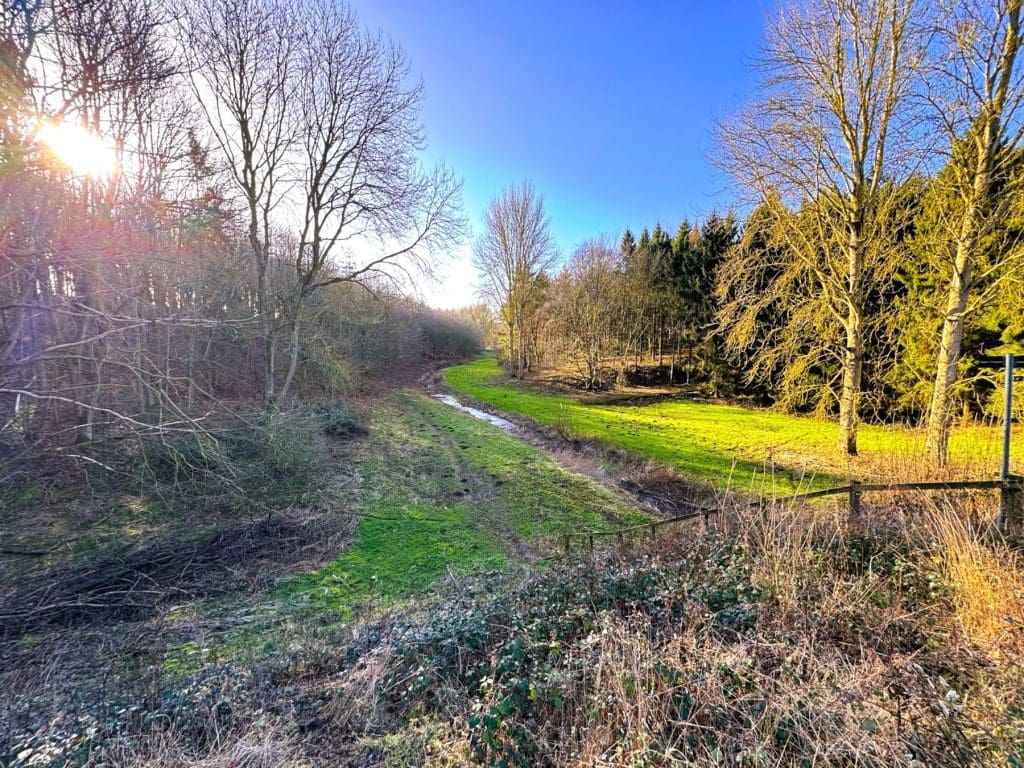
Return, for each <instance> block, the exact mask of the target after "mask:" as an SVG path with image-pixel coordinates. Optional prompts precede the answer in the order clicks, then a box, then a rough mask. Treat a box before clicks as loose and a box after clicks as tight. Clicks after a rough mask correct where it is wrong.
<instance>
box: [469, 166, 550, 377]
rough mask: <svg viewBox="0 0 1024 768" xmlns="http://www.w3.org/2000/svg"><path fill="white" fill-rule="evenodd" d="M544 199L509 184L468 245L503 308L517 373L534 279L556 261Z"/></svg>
mask: <svg viewBox="0 0 1024 768" xmlns="http://www.w3.org/2000/svg"><path fill="white" fill-rule="evenodd" d="M556 258H557V253H556V250H555V245H554V242H553V241H552V239H551V232H550V220H549V219H548V217H547V215H546V214H545V212H544V201H543V200H542V199H541V197H540V196H538V195H537V193H536V191H535V190H534V188H533V186H532V185H531V184H530V183H529V182H524V183H522V184H517V185H512V186H511V187H508V188H507V189H505V190H504V191H503V192H501V193H500V194H498V195H496V196H495V197H493V198H492V199H491V202H490V205H489V206H488V208H487V213H486V214H485V217H484V232H483V234H481V235H480V237H479V238H478V239H477V241H476V243H475V244H474V247H473V263H474V265H475V266H476V268H477V270H478V272H479V273H480V275H481V276H482V278H483V281H484V284H483V286H482V290H483V292H484V294H485V295H486V296H487V297H488V298H489V299H490V300H491V301H492V302H493V303H494V304H496V305H497V307H498V308H499V309H500V311H501V312H502V315H503V318H504V321H505V324H506V327H507V330H508V335H509V366H510V368H511V369H512V370H513V372H514V373H515V375H516V376H517V377H518V378H520V379H521V378H523V374H524V372H525V370H526V367H527V360H526V350H525V340H526V335H527V329H526V323H527V314H528V313H527V310H528V308H529V307H530V304H531V302H532V300H533V299H534V294H535V293H536V291H537V283H536V281H537V279H538V278H539V277H540V276H541V275H542V274H543V273H544V272H546V271H547V270H549V269H550V268H551V267H552V266H553V265H554V263H555V259H556Z"/></svg>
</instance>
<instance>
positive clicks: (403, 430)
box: [277, 392, 646, 613]
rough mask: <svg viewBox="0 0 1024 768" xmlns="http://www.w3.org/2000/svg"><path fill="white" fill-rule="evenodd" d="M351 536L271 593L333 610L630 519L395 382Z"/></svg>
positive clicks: (497, 434) (601, 493)
mask: <svg viewBox="0 0 1024 768" xmlns="http://www.w3.org/2000/svg"><path fill="white" fill-rule="evenodd" d="M357 463H358V469H359V473H360V475H361V476H362V478H363V482H362V490H361V492H360V500H359V510H360V512H362V513H363V515H365V516H364V517H363V518H362V519H361V520H360V522H359V525H358V528H357V529H356V532H355V535H354V537H353V540H352V543H351V546H350V547H349V548H348V549H347V550H346V551H345V552H344V553H342V554H341V555H340V556H339V557H338V558H337V559H336V560H334V561H333V562H331V563H329V564H328V565H327V566H325V567H324V568H321V569H320V570H318V571H316V572H314V573H310V574H305V575H302V576H298V577H295V578H293V579H290V580H288V581H287V582H285V583H284V584H283V585H282V586H281V587H279V589H278V595H277V596H278V597H279V598H283V599H286V600H291V599H296V600H299V601H301V602H306V603H310V604H312V606H313V607H315V608H317V609H333V610H339V611H341V612H342V613H345V612H347V611H348V610H349V609H350V608H351V607H353V606H354V605H356V604H358V603H360V602H362V601H365V600H367V599H370V598H378V599H383V600H394V599H401V598H403V597H405V596H408V595H412V594H415V593H418V592H423V591H425V590H426V589H428V588H429V587H430V585H431V584H433V583H434V582H435V581H437V580H438V579H440V578H442V577H445V576H446V575H447V574H448V573H449V572H450V573H453V574H460V573H472V572H483V571H494V570H502V569H504V568H506V567H508V566H509V565H510V564H511V563H514V562H516V561H522V560H531V559H534V558H535V557H536V555H537V552H538V551H539V550H540V549H542V548H543V546H544V545H545V544H547V543H549V541H548V540H549V539H551V537H555V536H557V535H558V534H559V533H563V532H566V531H577V530H587V529H590V530H599V529H603V528H608V527H616V526H619V525H622V524H630V523H634V522H640V521H641V520H643V519H646V518H644V517H643V516H642V515H640V513H638V512H637V511H636V510H634V509H632V508H630V507H629V506H628V505H626V504H625V503H624V502H623V501H621V500H620V499H618V498H616V497H615V496H613V495H612V494H611V493H610V492H609V491H607V490H606V489H604V488H603V487H601V486H600V485H598V484H596V483H594V482H591V481H589V480H586V479H584V478H581V477H578V476H575V475H570V474H568V473H566V472H564V471H563V470H562V469H560V468H559V467H558V466H557V465H556V464H555V463H554V462H553V461H552V460H551V459H550V458H549V457H548V456H547V455H546V454H544V453H543V452H542V451H540V450H538V449H536V448H534V447H533V446H530V445H528V444H527V443H525V442H523V441H522V440H519V439H517V438H515V437H513V436H511V435H508V434H506V433H504V432H502V431H501V430H500V429H498V428H496V427H493V426H491V425H489V424H486V423H484V422H481V421H479V420H477V419H474V418H472V417H471V416H467V415H465V414H463V413H460V412H458V411H456V410H454V409H453V408H450V407H449V406H446V405H443V404H442V403H440V402H438V401H437V400H434V399H432V398H430V397H427V396H424V395H421V394H417V393H412V392H398V393H396V394H394V395H393V396H392V397H391V398H390V399H389V400H388V401H387V402H385V403H382V404H381V406H380V408H379V409H378V410H376V411H375V414H374V417H373V422H372V423H371V425H370V438H369V439H368V441H367V444H366V445H365V446H364V449H363V450H362V451H361V455H360V458H359V459H358V460H357Z"/></svg>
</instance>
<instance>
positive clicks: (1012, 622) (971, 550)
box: [928, 501, 1024, 659]
mask: <svg viewBox="0 0 1024 768" xmlns="http://www.w3.org/2000/svg"><path fill="white" fill-rule="evenodd" d="M928 523H929V524H930V526H931V527H932V529H933V531H934V535H935V538H936V540H937V547H936V556H937V557H938V558H939V559H940V561H941V568H942V571H943V573H944V574H945V577H946V580H947V583H948V585H949V589H950V591H951V593H952V600H953V605H954V608H955V615H956V620H957V622H958V624H959V626H960V629H961V630H962V631H963V633H964V635H965V636H966V637H967V638H968V639H969V640H970V641H971V642H972V643H974V644H975V645H976V646H977V647H978V648H979V649H980V650H981V651H982V652H983V653H985V654H986V655H987V656H988V657H990V658H992V659H1020V658H1021V656H1022V654H1024V571H1022V569H1021V559H1020V555H1019V554H1018V553H1017V552H1014V551H1012V550H1010V549H1008V548H1007V547H1005V546H1003V545H1002V542H1000V541H994V542H993V540H992V536H991V535H986V534H985V532H984V531H983V530H979V526H978V524H977V523H972V521H971V519H970V518H969V517H965V516H964V515H963V514H962V513H961V512H960V511H959V510H958V509H956V508H955V507H953V506H952V505H951V504H949V503H948V501H945V502H943V501H937V502H935V503H933V504H932V505H930V506H929V509H928ZM989 527H990V526H989Z"/></svg>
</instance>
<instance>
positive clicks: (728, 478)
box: [444, 358, 1024, 493]
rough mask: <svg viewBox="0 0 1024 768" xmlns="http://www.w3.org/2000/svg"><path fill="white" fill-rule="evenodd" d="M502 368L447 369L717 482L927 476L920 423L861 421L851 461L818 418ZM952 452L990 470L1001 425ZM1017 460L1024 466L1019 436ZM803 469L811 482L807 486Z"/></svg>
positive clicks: (957, 436)
mask: <svg viewBox="0 0 1024 768" xmlns="http://www.w3.org/2000/svg"><path fill="white" fill-rule="evenodd" d="M498 374H499V371H498V366H497V362H496V361H495V360H494V358H482V359H480V360H476V361H474V362H471V363H467V364H465V365H459V366H455V367H452V368H448V369H446V370H445V372H444V378H445V381H446V382H447V383H448V385H449V386H450V387H451V388H452V389H454V390H456V391H457V392H460V393H462V394H464V395H468V396H470V397H472V398H473V399H475V400H477V401H479V402H481V403H485V404H487V405H490V406H492V407H494V408H497V409H499V410H501V411H505V412H507V413H513V414H521V415H523V416H528V417H530V418H533V419H536V420H537V421H539V422H541V423H543V424H548V425H553V424H556V423H558V422H563V423H566V422H567V423H568V424H569V425H570V426H571V428H572V430H573V431H574V433H575V434H577V435H579V436H581V437H591V438H598V439H600V440H603V441H605V442H607V443H610V444H612V445H617V446H620V447H622V448H626V449H628V450H630V451H633V452H636V453H638V454H641V455H643V456H646V457H647V458H650V459H654V460H656V461H660V462H663V463H665V464H668V465H669V466H672V467H674V468H675V469H677V470H678V471H679V472H680V473H681V474H683V475H684V476H685V477H689V478H692V479H695V480H700V481H704V482H707V483H710V484H713V485H716V486H719V487H726V486H732V487H734V488H739V489H744V490H745V489H748V488H749V489H753V490H758V491H760V492H769V493H770V492H778V493H790V492H793V491H794V490H796V489H797V488H798V487H800V488H801V489H807V488H811V487H814V488H818V487H827V486H829V485H833V484H837V483H838V482H840V481H841V480H842V479H844V478H849V477H858V478H864V479H868V478H880V477H890V476H893V475H900V476H909V475H921V474H924V473H922V472H921V464H922V462H921V458H920V457H921V455H922V449H923V436H922V435H921V433H920V432H918V431H914V430H908V429H903V428H899V427H882V426H863V427H862V428H861V431H860V446H861V455H860V456H858V457H854V458H845V457H841V456H839V455H838V454H837V452H836V451H835V448H834V446H835V443H836V439H837V435H838V427H837V425H836V424H834V423H832V422H829V421H825V420H821V419H815V418H810V417H802V416H790V415H786V414H781V413H775V412H771V411H765V410H756V409H751V408H743V407H740V406H732V405H721V404H714V403H703V402H697V401H691V400H665V401H661V402H657V403H652V404H648V405H595V404H584V403H580V402H578V401H577V400H575V399H573V398H572V397H569V396H566V395H556V394H550V393H545V392H540V391H537V390H534V389H530V388H529V387H525V386H520V385H517V384H514V383H510V382H508V381H507V380H504V379H498V378H497V376H498ZM1018 434H1019V433H1018ZM950 451H951V455H952V457H953V459H954V461H955V462H957V463H958V465H959V467H958V469H957V471H958V472H960V473H961V474H963V473H968V472H969V473H973V474H974V475H975V476H981V475H985V474H994V473H995V471H996V468H997V465H998V455H999V437H998V430H997V429H994V428H985V427H971V428H967V429H959V430H956V431H955V432H954V435H953V439H952V442H951V445H950ZM1014 465H1015V467H1016V469H1017V471H1024V446H1022V445H1021V440H1020V438H1019V437H1018V438H1017V440H1016V445H1015V454H1014ZM802 476H804V477H806V478H808V479H806V480H804V481H803V482H802V483H801V480H800V478H801V477H802Z"/></svg>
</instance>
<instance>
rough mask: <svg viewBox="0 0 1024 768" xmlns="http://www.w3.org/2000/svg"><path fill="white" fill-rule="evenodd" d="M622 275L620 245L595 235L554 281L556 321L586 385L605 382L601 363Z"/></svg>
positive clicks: (608, 342) (608, 344) (609, 342)
mask: <svg viewBox="0 0 1024 768" xmlns="http://www.w3.org/2000/svg"><path fill="white" fill-rule="evenodd" d="M621 278H622V275H621V273H620V272H619V258H618V252H617V249H616V248H615V246H614V245H613V244H612V243H610V242H608V241H607V240H603V239H595V240H588V241H587V242H585V243H583V244H582V245H580V246H579V247H578V248H577V249H576V250H575V251H574V252H573V255H572V258H571V259H570V261H569V264H568V266H567V267H566V270H565V271H564V272H563V273H562V274H561V275H560V276H559V278H558V280H557V281H556V282H555V289H554V296H553V299H552V304H553V306H552V307H551V314H552V317H553V322H554V325H555V327H556V330H557V332H558V334H559V336H560V337H561V338H562V339H563V340H564V341H565V343H566V344H568V346H569V352H570V355H571V356H572V358H573V359H574V360H575V361H576V363H577V365H580V370H581V373H582V374H583V378H584V384H585V386H586V388H587V389H594V388H596V387H598V386H600V385H601V384H602V381H601V364H602V362H603V361H604V358H605V356H607V355H609V354H610V353H611V349H610V347H611V346H612V335H613V331H614V327H613V326H614V325H615V310H616V300H617V299H618V298H619V296H618V294H619V285H620V280H621ZM581 364H582V365H581Z"/></svg>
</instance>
